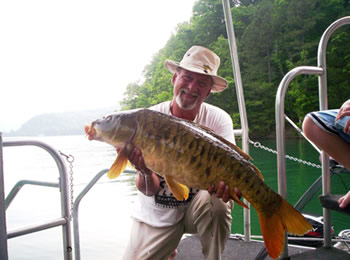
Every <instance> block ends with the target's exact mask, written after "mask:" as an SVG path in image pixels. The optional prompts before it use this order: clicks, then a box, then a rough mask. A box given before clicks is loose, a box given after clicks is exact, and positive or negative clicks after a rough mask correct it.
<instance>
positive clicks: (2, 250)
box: [0, 132, 8, 260]
mask: <svg viewBox="0 0 350 260" xmlns="http://www.w3.org/2000/svg"><path fill="white" fill-rule="evenodd" d="M5 210H6V209H5V185H4V168H3V144H2V133H1V132H0V259H3V260H7V259H8V251H7V228H6V213H5Z"/></svg>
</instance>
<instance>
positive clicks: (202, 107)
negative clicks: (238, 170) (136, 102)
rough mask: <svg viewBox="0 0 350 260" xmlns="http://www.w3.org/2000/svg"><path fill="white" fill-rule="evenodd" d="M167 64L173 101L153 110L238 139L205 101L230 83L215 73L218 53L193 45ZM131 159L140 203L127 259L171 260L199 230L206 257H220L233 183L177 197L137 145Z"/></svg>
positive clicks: (228, 121)
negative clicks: (182, 242) (183, 241)
mask: <svg viewBox="0 0 350 260" xmlns="http://www.w3.org/2000/svg"><path fill="white" fill-rule="evenodd" d="M165 66H166V67H167V69H168V70H169V71H170V72H171V73H173V78H172V84H173V86H174V96H173V100H172V101H168V102H163V103H161V104H158V105H156V106H153V107H151V109H152V110H156V111H159V112H162V113H165V114H169V115H173V116H176V117H178V118H182V119H186V120H190V121H194V122H195V123H198V124H200V125H204V126H206V127H208V128H210V129H212V130H213V131H214V132H215V133H216V134H218V135H220V136H222V137H224V138H225V139H227V140H228V141H230V142H232V143H235V140H234V135H233V123H232V120H231V118H230V116H229V115H228V114H227V113H226V112H224V111H223V110H221V109H219V108H217V107H214V106H212V105H209V104H207V103H204V100H205V99H206V98H207V97H208V96H209V95H210V94H211V92H221V91H223V90H224V89H225V88H226V87H227V82H226V80H225V79H223V78H221V77H219V76H217V70H218V68H219V66H220V58H219V57H218V56H217V55H216V54H215V53H214V52H212V51H210V50H209V49H207V48H204V47H201V46H193V47H192V48H190V49H189V50H188V51H187V52H186V53H185V55H184V57H183V59H182V60H181V62H180V63H177V62H174V61H170V60H167V61H166V62H165ZM128 159H129V161H130V162H131V163H132V164H133V165H135V167H136V169H138V170H137V174H136V179H135V182H136V187H137V189H138V190H139V191H140V193H139V198H140V206H139V208H138V210H136V213H135V215H134V223H133V227H132V233H131V237H130V241H129V245H128V247H127V249H126V253H125V255H124V259H168V258H169V259H173V258H174V257H175V255H176V248H177V245H178V243H179V241H180V239H181V237H182V235H183V234H184V233H197V234H198V235H199V238H200V241H201V244H202V247H203V254H204V255H205V259H221V254H222V252H223V250H224V247H225V243H226V241H227V239H228V237H229V235H230V230H231V210H232V207H233V203H232V202H231V200H230V189H229V187H228V186H227V185H225V183H224V182H220V183H219V185H218V187H209V188H208V191H209V192H210V193H211V194H212V195H211V194H210V193H209V192H207V191H203V190H202V191H199V190H197V189H192V188H191V189H190V192H189V197H188V199H187V200H184V201H178V200H177V199H176V198H174V196H173V194H172V193H171V192H170V190H169V187H168V185H167V183H166V181H165V180H164V178H162V177H160V176H159V175H157V174H156V173H154V172H152V171H151V170H149V169H148V168H147V167H146V166H145V163H144V160H143V156H142V154H141V151H140V150H139V149H137V148H135V149H133V150H132V152H131V154H130V155H129V157H128ZM235 192H236V193H237V194H239V191H238V190H236V191H235ZM238 196H239V195H238Z"/></svg>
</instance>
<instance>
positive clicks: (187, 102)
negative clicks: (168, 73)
mask: <svg viewBox="0 0 350 260" xmlns="http://www.w3.org/2000/svg"><path fill="white" fill-rule="evenodd" d="M172 83H173V85H174V97H175V101H176V103H177V105H178V106H179V107H180V108H181V109H183V110H193V109H194V108H196V107H198V106H200V105H201V104H202V102H203V101H204V100H205V99H206V98H207V97H208V96H209V94H210V90H211V88H212V86H213V83H214V82H213V79H212V78H211V77H210V76H208V75H203V74H200V73H195V72H191V71H188V70H184V69H178V70H177V71H176V72H175V74H174V76H173V80H172Z"/></svg>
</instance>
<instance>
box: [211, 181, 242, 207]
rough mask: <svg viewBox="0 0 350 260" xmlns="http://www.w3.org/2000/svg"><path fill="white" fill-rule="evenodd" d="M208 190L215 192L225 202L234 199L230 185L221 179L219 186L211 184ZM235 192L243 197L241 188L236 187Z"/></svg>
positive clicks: (239, 196)
mask: <svg viewBox="0 0 350 260" xmlns="http://www.w3.org/2000/svg"><path fill="white" fill-rule="evenodd" d="M208 192H209V193H210V194H213V193H215V194H216V196H217V197H218V198H221V199H222V200H223V201H224V202H228V201H229V200H230V199H232V197H231V194H230V187H229V186H228V185H226V184H225V182H223V181H220V182H219V184H218V186H217V187H214V186H210V187H209V188H208ZM233 192H234V193H235V194H236V196H237V197H238V198H241V197H242V193H241V191H240V190H239V189H237V188H234V189H233Z"/></svg>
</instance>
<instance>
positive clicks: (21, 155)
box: [4, 136, 350, 260]
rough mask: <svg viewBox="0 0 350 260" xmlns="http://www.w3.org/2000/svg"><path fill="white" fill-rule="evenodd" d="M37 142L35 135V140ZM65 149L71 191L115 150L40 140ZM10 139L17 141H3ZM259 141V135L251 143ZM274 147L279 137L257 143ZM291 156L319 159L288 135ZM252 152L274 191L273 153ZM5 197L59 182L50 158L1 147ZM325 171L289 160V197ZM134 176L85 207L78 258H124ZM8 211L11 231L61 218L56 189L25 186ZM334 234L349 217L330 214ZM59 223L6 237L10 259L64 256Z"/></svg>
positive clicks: (81, 140) (347, 181) (338, 181)
mask: <svg viewBox="0 0 350 260" xmlns="http://www.w3.org/2000/svg"><path fill="white" fill-rule="evenodd" d="M31 139H33V138H31ZM35 139H36V140H40V141H43V142H45V143H47V144H49V145H51V146H52V147H54V148H55V149H57V150H60V151H62V152H63V153H65V154H72V155H73V156H74V157H75V160H74V163H73V176H74V196H75V197H76V196H77V195H78V194H79V193H80V191H81V190H82V189H83V188H84V187H85V186H86V185H87V183H88V182H89V181H90V180H91V179H92V178H93V177H94V176H95V175H96V174H97V173H98V172H99V171H101V170H102V169H106V168H109V167H110V166H111V164H112V163H113V161H114V159H115V157H116V152H115V149H113V148H112V147H111V146H109V145H106V144H104V143H100V142H96V141H94V142H89V141H88V140H87V139H86V138H85V137H84V136H58V137H40V138H35ZM6 140H13V139H6V138H5V141H6ZM254 141H256V140H254ZM259 141H260V142H261V143H262V144H263V145H265V146H268V147H270V148H273V149H275V142H274V140H259ZM287 154H290V155H292V156H296V157H298V158H302V159H304V160H308V161H311V162H314V163H317V164H319V160H318V153H317V152H316V151H315V150H314V149H313V148H312V147H311V145H309V144H308V143H307V142H305V141H303V140H297V139H296V140H288V141H287ZM250 155H251V156H252V157H253V158H254V163H255V164H256V166H257V167H258V168H260V170H261V172H262V173H263V175H264V177H265V181H266V182H267V184H268V185H269V186H271V187H272V188H273V189H275V190H277V171H276V164H277V163H276V156H275V155H274V154H272V153H268V152H266V151H263V150H261V149H258V148H255V147H254V146H252V145H251V146H250ZM4 172H5V196H7V194H8V193H9V191H10V189H11V188H12V187H13V185H14V184H15V183H16V182H18V181H19V180H22V179H31V180H40V181H49V182H57V178H58V170H57V169H56V165H55V162H54V161H53V159H52V158H51V157H50V156H49V155H48V154H47V153H46V152H45V151H43V150H42V149H40V148H38V147H4ZM320 174H321V170H320V169H317V168H313V167H309V166H305V165H302V164H299V163H296V162H292V161H287V187H288V194H287V198H288V201H290V202H291V203H292V204H294V203H295V202H296V201H297V200H298V199H299V197H300V196H301V195H302V194H303V193H304V192H305V191H306V189H307V188H308V187H309V186H310V185H311V184H312V183H313V182H314V181H315V180H316V179H317V177H318V176H320ZM349 188H350V176H349V174H347V175H344V176H343V175H342V176H333V177H332V192H333V193H338V194H343V193H345V192H346V191H347V190H349ZM136 199H137V197H136V188H135V185H134V176H133V175H132V174H126V173H123V174H122V175H121V176H120V177H119V178H117V179H116V180H113V181H111V180H109V179H108V178H107V177H106V176H103V177H102V178H101V179H100V180H99V182H98V183H97V184H96V185H95V186H94V187H93V188H92V189H91V191H90V192H89V193H88V194H87V195H86V196H85V198H84V199H83V200H82V202H81V204H80V210H79V227H80V243H81V245H80V246H81V258H82V259H84V260H90V259H91V260H92V259H121V258H122V253H123V250H124V248H125V246H126V243H127V240H128V236H129V230H130V225H131V219H130V216H131V213H132V208H133V205H134V203H136ZM304 211H305V212H311V213H316V214H319V215H322V208H321V206H320V204H319V202H318V198H317V196H315V198H314V199H313V200H312V201H311V202H310V203H309V204H308V205H307V206H306V208H305V209H304ZM251 212H252V234H253V235H258V234H260V227H259V224H258V220H257V216H256V214H255V211H254V210H252V211H251ZM6 215H7V229H8V230H13V229H16V228H19V227H24V226H27V225H31V224H36V223H39V222H41V221H46V220H50V219H54V218H57V217H58V216H60V206H59V192H58V189H57V188H47V187H34V186H29V185H27V186H25V187H24V188H23V189H22V190H21V192H20V193H19V194H18V195H17V197H16V199H15V200H14V201H13V202H12V204H11V205H10V207H9V208H8V210H7V211H6ZM232 215H233V225H232V233H243V216H242V208H241V207H239V206H237V205H236V206H235V208H234V210H233V212H232ZM332 217H333V218H332V221H333V224H334V226H335V230H336V234H338V232H339V231H341V230H343V229H346V228H349V226H350V225H349V224H348V223H349V222H348V219H347V218H346V216H345V215H342V214H338V213H332ZM61 237H62V232H61V227H57V228H54V229H50V230H46V231H42V232H37V233H34V234H30V235H26V236H23V237H17V238H12V239H9V240H8V246H9V259H11V260H13V259H16V260H17V259H36V260H40V259H43V260H44V259H45V260H46V259H57V260H60V259H63V254H62V239H61Z"/></svg>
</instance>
